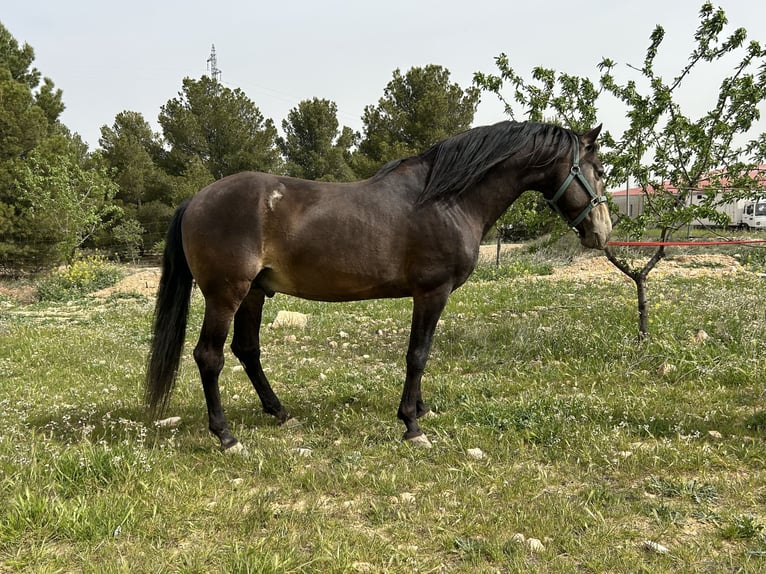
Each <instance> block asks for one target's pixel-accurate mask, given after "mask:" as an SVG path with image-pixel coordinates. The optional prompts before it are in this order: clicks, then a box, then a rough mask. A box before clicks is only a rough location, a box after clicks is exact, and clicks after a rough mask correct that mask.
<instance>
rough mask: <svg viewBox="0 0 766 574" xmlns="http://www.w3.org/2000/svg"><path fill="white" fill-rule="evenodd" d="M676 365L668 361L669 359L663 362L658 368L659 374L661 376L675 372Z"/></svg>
mask: <svg viewBox="0 0 766 574" xmlns="http://www.w3.org/2000/svg"><path fill="white" fill-rule="evenodd" d="M675 371H676V366H675V365H674V364H672V363H668V362H667V361H665V362H663V363H662V364H661V365H660V367H659V369H657V374H658V375H660V376H661V377H664V376H665V375H669V374H670V373H675Z"/></svg>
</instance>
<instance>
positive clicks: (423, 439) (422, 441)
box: [407, 434, 433, 448]
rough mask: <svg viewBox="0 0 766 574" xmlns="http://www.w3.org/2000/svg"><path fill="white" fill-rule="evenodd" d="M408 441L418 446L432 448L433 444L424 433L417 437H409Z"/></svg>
mask: <svg viewBox="0 0 766 574" xmlns="http://www.w3.org/2000/svg"><path fill="white" fill-rule="evenodd" d="M407 442H408V443H410V444H411V445H413V446H417V447H419V448H431V447H433V445H432V444H431V441H430V440H428V437H427V436H426V435H424V434H421V435H418V436H416V437H413V438H410V439H407Z"/></svg>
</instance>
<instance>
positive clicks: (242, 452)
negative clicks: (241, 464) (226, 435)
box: [223, 441, 250, 456]
mask: <svg viewBox="0 0 766 574" xmlns="http://www.w3.org/2000/svg"><path fill="white" fill-rule="evenodd" d="M223 452H225V453H226V454H232V455H239V456H247V455H248V454H250V453H249V452H248V450H247V447H245V445H243V444H242V443H241V442H239V441H237V442H235V443H234V444H233V445H231V446H229V447H224V448H223Z"/></svg>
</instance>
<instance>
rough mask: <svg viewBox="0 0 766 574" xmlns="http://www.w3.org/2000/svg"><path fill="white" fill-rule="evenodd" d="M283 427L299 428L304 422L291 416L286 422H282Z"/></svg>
mask: <svg viewBox="0 0 766 574" xmlns="http://www.w3.org/2000/svg"><path fill="white" fill-rule="evenodd" d="M281 426H282V427H284V428H286V429H297V428H300V427H302V426H303V423H302V422H301V421H299V420H298V419H296V418H295V417H290V418H289V419H287V420H286V421H285V422H283V423H282V424H281Z"/></svg>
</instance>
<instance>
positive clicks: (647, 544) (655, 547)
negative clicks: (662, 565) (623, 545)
mask: <svg viewBox="0 0 766 574" xmlns="http://www.w3.org/2000/svg"><path fill="white" fill-rule="evenodd" d="M641 548H643V549H644V550H646V551H647V552H654V553H656V554H667V553H668V552H670V549H669V548H668V547H667V546H663V545H662V544H660V543H659V542H655V541H654V540H644V541H643V542H642V543H641Z"/></svg>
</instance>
